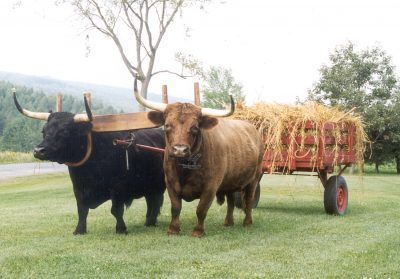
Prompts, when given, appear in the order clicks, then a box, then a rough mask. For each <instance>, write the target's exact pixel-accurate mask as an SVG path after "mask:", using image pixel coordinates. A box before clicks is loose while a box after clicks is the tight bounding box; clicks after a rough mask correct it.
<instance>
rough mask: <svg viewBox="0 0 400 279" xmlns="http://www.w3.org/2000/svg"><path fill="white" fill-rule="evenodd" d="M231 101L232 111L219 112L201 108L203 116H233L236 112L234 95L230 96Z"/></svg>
mask: <svg viewBox="0 0 400 279" xmlns="http://www.w3.org/2000/svg"><path fill="white" fill-rule="evenodd" d="M229 97H230V99H231V108H230V110H219V109H210V108H201V114H202V115H208V116H217V117H227V116H230V115H232V114H233V113H234V112H235V101H234V100H233V96H232V94H229Z"/></svg>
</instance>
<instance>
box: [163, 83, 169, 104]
mask: <svg viewBox="0 0 400 279" xmlns="http://www.w3.org/2000/svg"><path fill="white" fill-rule="evenodd" d="M162 102H163V103H164V104H168V88H167V86H166V85H163V86H162Z"/></svg>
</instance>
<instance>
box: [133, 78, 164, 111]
mask: <svg viewBox="0 0 400 279" xmlns="http://www.w3.org/2000/svg"><path fill="white" fill-rule="evenodd" d="M133 91H134V93H135V98H136V101H138V103H139V104H141V105H142V106H144V107H146V108H149V109H154V110H158V111H161V112H164V111H165V108H166V107H167V104H163V103H157V102H152V101H149V100H146V99H145V98H143V97H142V95H140V93H139V91H138V88H137V77H135V83H134V89H133Z"/></svg>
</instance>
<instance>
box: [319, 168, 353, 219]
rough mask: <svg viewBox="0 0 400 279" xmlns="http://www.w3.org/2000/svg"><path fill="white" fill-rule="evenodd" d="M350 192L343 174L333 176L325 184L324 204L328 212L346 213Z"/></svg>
mask: <svg viewBox="0 0 400 279" xmlns="http://www.w3.org/2000/svg"><path fill="white" fill-rule="evenodd" d="M348 200H349V193H348V189H347V183H346V180H345V179H344V177H343V176H340V175H339V176H336V175H333V176H331V177H330V178H329V179H328V181H327V183H326V186H325V192H324V206H325V212H326V213H328V214H335V215H344V214H345V213H346V210H347V203H348Z"/></svg>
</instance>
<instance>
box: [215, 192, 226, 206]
mask: <svg viewBox="0 0 400 279" xmlns="http://www.w3.org/2000/svg"><path fill="white" fill-rule="evenodd" d="M224 202H225V195H224V194H217V203H218V204H219V205H223V204H224Z"/></svg>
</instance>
